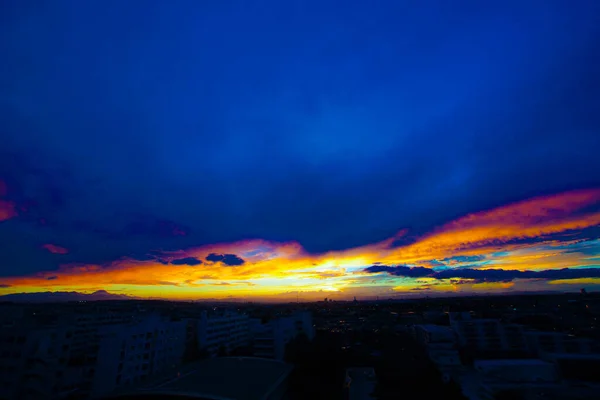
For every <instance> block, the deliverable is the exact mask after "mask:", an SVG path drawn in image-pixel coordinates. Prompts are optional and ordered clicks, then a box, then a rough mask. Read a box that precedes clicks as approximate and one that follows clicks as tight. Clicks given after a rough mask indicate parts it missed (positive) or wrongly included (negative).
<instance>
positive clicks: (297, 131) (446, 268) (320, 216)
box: [0, 0, 600, 301]
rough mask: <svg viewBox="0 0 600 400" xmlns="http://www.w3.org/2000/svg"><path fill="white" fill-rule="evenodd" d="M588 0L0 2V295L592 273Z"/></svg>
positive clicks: (360, 290) (547, 286) (593, 124)
mask: <svg viewBox="0 0 600 400" xmlns="http://www.w3.org/2000/svg"><path fill="white" fill-rule="evenodd" d="M599 21H600V3H599V2H597V1H594V0H581V1H577V2H574V3H573V2H565V1H558V0H543V1H537V0H532V1H527V2H522V1H512V0H509V1H492V2H485V4H484V3H483V2H479V1H457V2H448V1H434V0H428V1H410V0H409V1H393V0H389V1H373V2H364V1H349V0H345V1H329V0H318V1H317V0H302V1H299V0H298V1H297V0H289V1H285V2H282V1H275V0H256V1H242V0H228V1H218V2H214V1H212V2H205V1H195V0H189V1H186V0H176V1H169V2H165V1H159V0H145V1H141V0H140V1H125V2H123V1H116V0H104V1H96V0H92V1H85V2H84V1H77V0H72V1H67V0H56V1H29V2H22V1H17V0H8V1H3V2H2V4H1V5H0V53H1V54H3V62H2V65H1V66H0V295H1V294H11V293H27V292H42V291H78V292H82V293H91V292H93V291H97V290H106V291H108V292H110V293H115V294H125V295H130V296H135V297H142V298H166V299H177V300H190V299H240V300H263V301H287V300H289V299H292V300H296V299H297V298H301V299H303V300H316V299H322V298H324V297H328V298H334V299H352V298H353V297H354V296H356V297H357V298H359V299H372V298H376V297H380V298H406V297H415V296H437V295H456V294H458V295H462V294H485V293H516V292H519V293H520V292H546V291H556V292H565V291H578V290H579V289H580V288H582V287H585V288H586V289H587V290H588V291H589V290H596V289H600V157H599V156H598V154H599V150H600V112H599V110H600V74H599V73H598V71H599V70H600V23H599Z"/></svg>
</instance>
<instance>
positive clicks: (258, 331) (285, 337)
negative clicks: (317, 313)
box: [252, 312, 315, 360]
mask: <svg viewBox="0 0 600 400" xmlns="http://www.w3.org/2000/svg"><path fill="white" fill-rule="evenodd" d="M299 334H304V335H306V337H307V338H308V339H309V340H312V339H313V338H314V336H315V331H314V327H313V323H312V314H311V313H310V312H297V313H294V314H292V315H291V316H289V317H282V318H277V319H274V320H271V321H269V322H267V323H266V324H261V323H260V321H258V320H253V321H252V336H253V350H254V355H255V356H256V357H262V358H272V359H275V360H283V357H284V355H285V346H286V345H287V344H288V343H289V342H290V341H291V340H292V339H294V338H295V337H296V336H298V335H299Z"/></svg>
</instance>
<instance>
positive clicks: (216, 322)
mask: <svg viewBox="0 0 600 400" xmlns="http://www.w3.org/2000/svg"><path fill="white" fill-rule="evenodd" d="M198 343H199V345H200V347H201V348H204V349H206V350H207V351H208V352H209V353H210V354H211V355H215V354H217V352H218V351H219V349H220V348H223V349H225V351H226V352H229V351H231V350H233V349H235V348H237V347H242V346H247V345H249V343H250V318H249V317H248V316H247V315H245V314H239V313H235V312H224V313H219V314H209V313H207V312H206V311H203V312H202V314H201V315H200V319H199V320H198Z"/></svg>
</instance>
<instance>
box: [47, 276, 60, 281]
mask: <svg viewBox="0 0 600 400" xmlns="http://www.w3.org/2000/svg"><path fill="white" fill-rule="evenodd" d="M46 279H47V280H49V281H53V280H55V279H58V276H56V275H52V276H49V277H47V278H46Z"/></svg>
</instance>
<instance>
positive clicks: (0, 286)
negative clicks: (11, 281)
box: [0, 283, 10, 288]
mask: <svg viewBox="0 0 600 400" xmlns="http://www.w3.org/2000/svg"><path fill="white" fill-rule="evenodd" d="M9 287H10V285H7V284H5V283H0V288H9Z"/></svg>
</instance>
